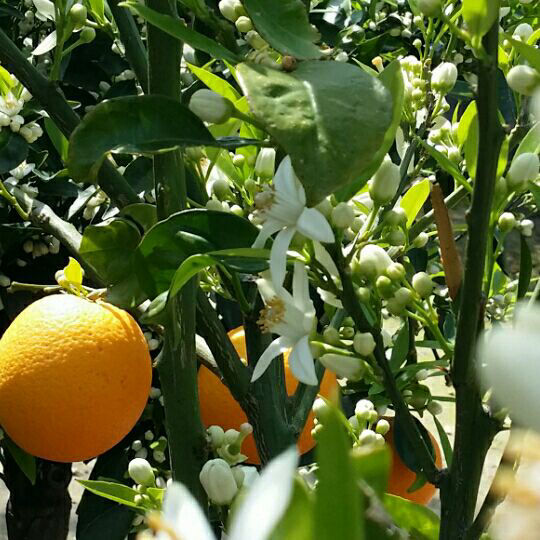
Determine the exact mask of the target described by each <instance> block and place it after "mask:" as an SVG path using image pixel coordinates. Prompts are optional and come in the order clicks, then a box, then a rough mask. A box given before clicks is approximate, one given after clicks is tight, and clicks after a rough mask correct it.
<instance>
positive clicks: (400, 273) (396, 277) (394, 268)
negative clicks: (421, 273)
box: [386, 262, 405, 282]
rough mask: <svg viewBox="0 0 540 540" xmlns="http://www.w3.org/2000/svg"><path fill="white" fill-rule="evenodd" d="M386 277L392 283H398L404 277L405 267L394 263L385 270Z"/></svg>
mask: <svg viewBox="0 0 540 540" xmlns="http://www.w3.org/2000/svg"><path fill="white" fill-rule="evenodd" d="M386 275H387V276H388V277H389V278H390V279H391V280H392V281H398V282H399V281H401V280H402V279H403V278H404V277H405V267H404V266H403V265H402V264H401V263H398V262H394V263H392V264H391V265H390V266H389V267H388V268H387V269H386Z"/></svg>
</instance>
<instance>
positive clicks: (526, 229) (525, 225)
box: [519, 219, 534, 237]
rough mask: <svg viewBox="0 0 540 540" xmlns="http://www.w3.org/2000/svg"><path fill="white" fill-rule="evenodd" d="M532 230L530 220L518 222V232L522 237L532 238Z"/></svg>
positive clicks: (532, 224)
mask: <svg viewBox="0 0 540 540" xmlns="http://www.w3.org/2000/svg"><path fill="white" fill-rule="evenodd" d="M533 229H534V222H533V221H532V220H530V219H523V220H521V221H520V222H519V230H520V232H521V234H522V235H523V236H526V237H530V236H532V233H533Z"/></svg>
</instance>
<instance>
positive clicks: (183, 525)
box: [158, 482, 215, 540]
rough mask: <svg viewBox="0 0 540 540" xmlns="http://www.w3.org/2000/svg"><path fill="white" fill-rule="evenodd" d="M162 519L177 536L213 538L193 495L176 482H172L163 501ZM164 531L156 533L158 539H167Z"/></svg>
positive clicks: (211, 539)
mask: <svg viewBox="0 0 540 540" xmlns="http://www.w3.org/2000/svg"><path fill="white" fill-rule="evenodd" d="M163 519H164V520H165V521H166V522H167V524H168V525H169V526H171V527H172V528H173V530H174V532H175V533H176V535H177V536H178V538H189V540H215V536H214V533H213V532H212V529H211V528H210V525H209V523H208V521H207V520H206V516H205V515H204V513H203V511H202V509H201V507H200V506H199V503H198V502H197V501H196V500H195V498H194V497H193V495H191V493H190V492H189V491H188V490H187V489H186V488H185V487H184V486H183V485H182V484H179V483H178V482H173V483H172V484H171V485H170V486H169V487H168V488H167V492H166V494H165V500H164V501H163ZM169 538H170V537H169V535H168V534H167V533H165V532H160V533H159V534H158V540H169Z"/></svg>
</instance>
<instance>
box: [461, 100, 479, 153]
mask: <svg viewBox="0 0 540 540" xmlns="http://www.w3.org/2000/svg"><path fill="white" fill-rule="evenodd" d="M456 111H457V107H456ZM477 114H478V112H477V110H476V101H471V102H470V103H469V105H468V106H467V108H466V109H465V112H464V113H463V114H462V116H461V118H460V120H459V124H458V129H457V140H458V144H459V146H460V147H461V146H463V145H464V144H465V142H466V141H467V137H468V135H469V131H470V129H471V123H472V121H473V119H474V118H475V117H476V115H477Z"/></svg>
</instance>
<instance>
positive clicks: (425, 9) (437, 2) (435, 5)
mask: <svg viewBox="0 0 540 540" xmlns="http://www.w3.org/2000/svg"><path fill="white" fill-rule="evenodd" d="M418 9H419V10H420V11H421V12H422V14H423V15H425V16H426V17H437V15H439V14H440V13H441V9H442V1H441V0H418Z"/></svg>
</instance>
